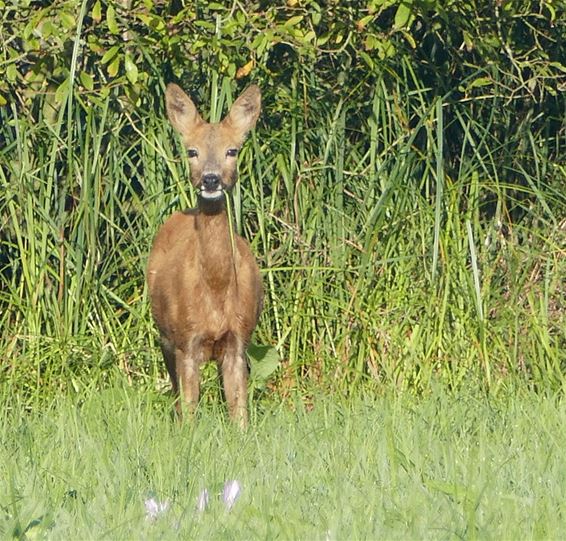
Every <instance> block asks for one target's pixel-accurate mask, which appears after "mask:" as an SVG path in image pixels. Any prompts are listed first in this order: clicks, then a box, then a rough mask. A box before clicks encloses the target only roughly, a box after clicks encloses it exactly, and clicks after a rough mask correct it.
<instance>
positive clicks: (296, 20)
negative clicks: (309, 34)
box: [283, 15, 303, 27]
mask: <svg viewBox="0 0 566 541" xmlns="http://www.w3.org/2000/svg"><path fill="white" fill-rule="evenodd" d="M302 20H303V16H302V15H295V16H294V17H291V18H290V19H287V21H285V24H284V25H283V26H287V27H288V26H296V25H297V24H299V23H300V22H301V21H302Z"/></svg>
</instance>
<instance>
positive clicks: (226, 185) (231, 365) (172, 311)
mask: <svg viewBox="0 0 566 541" xmlns="http://www.w3.org/2000/svg"><path fill="white" fill-rule="evenodd" d="M165 96H166V106H167V115H168V117H169V120H170V122H171V124H172V125H173V127H174V128H175V129H176V130H177V131H178V132H179V133H180V134H181V136H182V139H183V143H184V145H185V147H186V148H187V151H188V157H189V163H190V167H191V182H192V184H193V185H194V187H195V188H196V189H197V190H198V208H196V209H188V210H186V211H183V212H176V213H174V214H173V215H172V216H171V217H170V218H169V219H168V220H167V221H166V222H165V223H164V224H163V226H162V227H161V229H160V230H159V232H158V233H157V236H156V237H155V240H154V242H153V247H152V249H151V252H150V254H149V263H148V272H147V282H148V286H149V296H150V299H151V305H152V312H153V318H154V320H155V323H156V325H157V328H158V329H159V333H160V335H161V350H162V352H163V357H164V358H165V363H166V365H167V370H168V372H169V375H170V377H171V384H172V388H173V393H174V394H175V395H176V396H177V402H176V408H177V411H178V412H179V414H181V410H182V409H183V406H182V403H183V402H184V404H185V405H186V407H187V409H188V410H189V411H190V412H192V411H194V409H195V407H196V405H197V402H198V399H199V366H200V365H201V364H202V363H203V362H206V361H209V360H211V359H214V360H215V361H217V363H218V364H219V371H220V372H221V374H222V380H223V385H224V395H225V397H226V401H227V402H228V410H229V413H230V416H231V417H232V419H234V420H235V421H237V422H238V423H239V424H240V425H241V426H245V425H246V424H247V418H248V414H247V383H248V369H247V364H246V358H245V351H246V347H247V345H248V343H249V340H250V336H251V334H252V332H253V330H254V328H255V326H256V323H257V320H258V317H259V314H260V311H261V305H262V297H263V289H262V284H261V278H260V274H259V269H258V267H257V264H256V262H255V259H254V257H253V255H252V253H251V251H250V247H249V245H248V243H247V242H246V241H245V240H244V239H243V238H242V237H240V236H238V235H236V234H234V235H233V236H232V237H231V231H230V224H229V221H228V214H227V211H226V202H225V194H226V192H227V191H228V190H230V188H232V186H234V183H235V182H236V179H237V168H236V164H237V156H238V150H239V149H240V147H241V146H242V144H243V142H244V139H245V137H246V135H247V133H248V132H249V131H250V129H252V128H253V127H254V126H255V123H256V121H257V119H258V116H259V112H260V107H261V92H260V90H259V88H258V87H257V86H255V85H254V86H250V87H248V88H247V89H246V90H245V91H244V92H243V93H242V94H241V95H240V97H239V98H238V99H237V100H236V101H235V102H234V104H233V105H232V108H231V109H230V112H229V113H228V115H227V116H226V117H225V118H224V120H222V122H218V123H211V124H209V123H207V122H205V121H204V120H203V119H202V118H201V116H200V115H199V113H198V111H197V109H196V107H195V105H194V103H193V102H192V101H191V99H190V98H189V97H188V96H187V95H186V94H185V92H183V90H182V89H181V88H180V87H179V86H177V85H175V84H170V85H168V86H167V90H166V94H165Z"/></svg>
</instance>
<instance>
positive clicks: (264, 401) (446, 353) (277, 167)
mask: <svg viewBox="0 0 566 541" xmlns="http://www.w3.org/2000/svg"><path fill="white" fill-rule="evenodd" d="M169 81H175V82H178V83H179V84H181V85H182V86H183V87H184V88H185V89H186V90H187V91H188V92H189V93H190V94H191V95H192V97H193V98H194V99H195V101H197V102H198V104H199V109H200V110H201V111H202V112H203V113H204V115H205V117H207V118H208V119H210V120H217V119H219V118H220V117H221V116H222V114H223V112H224V111H226V110H227V107H228V106H229V104H230V103H231V101H232V100H233V99H234V98H235V96H237V94H238V93H239V92H240V91H241V90H242V89H243V88H244V87H245V86H247V85H248V84H250V83H251V82H254V83H257V84H259V85H260V86H261V88H262V92H263V114H262V117H261V119H260V122H259V124H258V126H257V128H256V129H255V131H254V133H252V134H251V136H250V138H249V140H248V142H247V143H246V146H245V147H244V150H243V151H242V153H241V155H240V171H241V175H240V179H241V182H240V183H239V184H238V185H237V187H236V189H235V190H234V194H233V201H234V204H233V205H232V206H233V212H234V218H235V220H234V222H235V224H236V227H237V228H238V230H239V231H241V232H242V233H243V234H244V235H245V236H246V237H247V238H248V239H249V240H250V242H251V243H252V248H253V251H254V253H255V254H256V255H257V257H258V260H259V261H260V265H261V267H262V269H263V278H264V284H265V290H266V299H265V309H264V313H263V315H262V318H261V321H260V324H259V326H258V329H257V331H256V334H255V341H256V344H255V345H254V346H253V347H251V348H250V362H251V364H252V380H251V382H250V386H251V389H252V393H251V395H252V396H253V407H252V410H251V413H252V428H251V430H250V431H248V432H246V433H237V432H235V431H234V430H233V427H231V426H230V425H229V423H227V422H226V419H225V417H224V416H223V415H222V412H223V408H222V406H221V401H220V400H219V394H220V393H219V388H218V385H217V383H216V378H215V372H214V370H211V368H210V367H208V368H205V369H204V389H203V398H202V407H201V408H200V414H199V416H200V417H199V422H198V423H196V424H195V425H183V426H177V425H175V424H174V423H171V422H170V419H169V417H168V415H169V412H170V411H171V400H170V398H169V397H168V395H167V394H166V393H165V392H164V391H165V390H166V389H167V388H168V382H167V379H166V377H165V369H164V366H163V363H162V361H161V358H160V354H159V352H158V345H157V343H156V333H155V331H154V327H153V324H152V322H151V318H150V313H149V306H148V300H147V295H146V289H145V281H144V272H145V265H146V258H147V253H148V251H149V248H150V245H151V241H152V239H153V236H154V234H155V232H156V230H157V228H158V227H159V225H160V224H161V223H162V222H163V220H164V219H165V218H166V217H167V215H169V214H170V213H171V212H172V211H173V210H175V209H178V208H182V207H186V206H189V205H192V204H193V203H194V199H195V198H194V193H193V192H192V189H191V187H190V186H189V183H188V181H187V179H188V164H187V160H186V157H185V154H184V151H183V149H182V148H181V145H180V142H179V139H178V138H177V137H176V136H175V134H174V133H173V131H172V129H171V128H170V126H169V125H168V122H167V120H166V118H165V112H164V99H163V94H164V88H165V84H166V83H167V82H169ZM565 89H566V2H564V0H547V1H538V2H535V1H513V0H466V1H461V0H365V1H361V0H359V1H358V0H352V1H348V2H342V1H333V0H328V1H322V0H319V1H311V0H288V1H287V2H268V1H263V0H256V1H249V0H240V1H234V2H226V3H224V2H222V3H221V2H200V1H189V0H170V1H165V0H53V1H48V0H38V1H32V0H0V535H1V536H3V537H5V538H9V537H14V538H18V539H40V538H55V539H61V538H63V539H64V538H67V539H69V538H99V537H100V538H102V537H104V538H117V539H124V538H132V539H139V538H146V539H147V538H151V539H153V538H162V539H167V538H175V539H177V538H179V537H183V538H193V539H194V538H202V537H206V538H211V539H214V538H221V539H227V538H246V539H253V538H258V539H266V538H276V537H277V538H290V539H297V538H299V539H300V538H305V539H307V538H308V539H325V540H328V539H335V538H338V539H344V538H348V539H351V538H359V539H363V538H370V539H376V538H402V539H406V538H425V537H426V538H443V539H446V538H458V539H462V538H506V537H508V538H531V537H533V538H557V537H560V536H561V535H563V532H564V528H565V527H566V524H565V523H564V516H566V507H565V505H566V504H565V503H564V502H566V482H565V479H564V472H566V462H565V458H564V453H563V449H564V447H565V446H566V432H565V430H564V427H565V426H566V423H565V419H566V408H565V406H564V403H563V400H562V392H563V390H564V385H565V372H566V315H565V314H566V212H565V211H566V196H565V193H566V163H565V161H564V156H565V152H566V120H565V119H566V100H565V98H564V91H565ZM229 479H237V480H239V481H240V483H241V486H242V487H243V491H242V496H241V500H240V502H239V503H238V504H237V505H236V506H235V507H234V509H233V510H232V511H231V512H230V514H228V513H227V512H226V511H225V510H224V508H223V506H222V504H221V499H220V498H219V497H218V490H220V491H221V488H222V486H223V485H224V483H225V482H226V481H227V480H229ZM203 488H208V489H209V490H210V493H211V506H210V509H209V511H207V512H206V513H205V514H204V515H202V516H201V515H198V513H197V514H195V503H196V501H197V497H198V495H199V493H200V492H201V491H202V489H203ZM150 496H151V497H155V498H156V499H157V501H158V502H160V504H161V505H162V506H164V507H167V508H168V511H167V512H164V513H163V515H164V517H163V519H158V520H155V521H154V520H153V519H152V518H151V517H149V518H148V517H147V516H146V513H144V500H145V501H146V502H147V498H149V497H150Z"/></svg>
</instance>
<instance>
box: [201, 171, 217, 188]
mask: <svg viewBox="0 0 566 541" xmlns="http://www.w3.org/2000/svg"><path fill="white" fill-rule="evenodd" d="M219 186H220V176H219V175H216V174H214V173H208V174H206V175H204V176H203V177H202V187H203V188H204V189H205V190H206V191H209V192H214V191H216V190H217V189H218V188H219Z"/></svg>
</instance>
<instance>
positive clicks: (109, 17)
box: [106, 6, 120, 34]
mask: <svg viewBox="0 0 566 541" xmlns="http://www.w3.org/2000/svg"><path fill="white" fill-rule="evenodd" d="M106 24H107V25H108V30H110V32H111V33H112V34H118V32H120V30H119V29H118V23H117V22H116V11H115V10H114V8H113V7H112V6H108V9H107V10H106Z"/></svg>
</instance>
